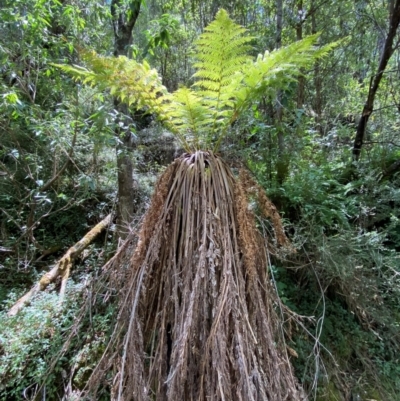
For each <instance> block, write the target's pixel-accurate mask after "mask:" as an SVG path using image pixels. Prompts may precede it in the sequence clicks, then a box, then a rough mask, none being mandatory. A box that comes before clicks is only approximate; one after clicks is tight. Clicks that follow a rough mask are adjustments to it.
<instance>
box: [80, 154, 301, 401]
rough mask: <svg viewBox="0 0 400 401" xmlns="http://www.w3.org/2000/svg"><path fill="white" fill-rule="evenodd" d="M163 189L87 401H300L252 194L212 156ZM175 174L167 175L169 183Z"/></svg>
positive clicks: (183, 169)
mask: <svg viewBox="0 0 400 401" xmlns="http://www.w3.org/2000/svg"><path fill="white" fill-rule="evenodd" d="M168 171H169V173H168V174H170V175H166V176H165V177H163V178H162V179H161V180H160V183H159V186H158V187H157V189H156V191H159V192H160V193H158V194H156V195H155V196H154V197H153V200H152V204H151V206H150V208H149V210H148V212H147V215H146V218H145V219H144V224H146V225H147V226H146V227H144V228H143V229H142V230H141V233H140V238H139V245H138V248H137V250H136V251H135V254H134V256H133V258H132V259H131V274H130V275H128V276H127V278H126V282H125V286H124V288H123V290H122V291H121V296H120V303H119V306H118V318H117V321H116V324H115V327H114V331H113V333H112V335H111V337H110V341H109V343H108V344H107V347H106V350H105V352H104V355H103V357H102V358H101V361H100V363H99V364H98V366H97V367H96V368H95V369H94V370H93V372H92V375H91V377H90V378H89V380H88V382H87V388H86V389H85V391H84V392H83V393H82V394H81V396H82V397H91V399H96V397H97V395H98V390H99V389H101V387H102V386H104V383H105V382H107V380H109V378H110V376H111V377H112V383H109V385H110V387H111V398H112V399H113V400H120V401H121V400H123V401H130V400H132V401H133V400H135V401H150V400H156V401H176V400H196V401H206V400H209V399H213V400H215V401H222V400H232V401H236V400H238V401H239V400H243V401H244V400H246V401H247V400H250V401H252V400H253V401H256V400H267V399H268V400H269V401H289V400H290V401H298V400H301V399H303V396H302V392H301V390H300V389H299V388H298V383H297V381H296V379H295V377H294V375H293V370H292V367H291V365H290V361H289V360H288V356H287V352H286V349H285V347H284V346H283V345H282V341H281V339H280V338H281V332H280V331H279V319H278V317H277V315H276V313H275V312H274V308H273V297H272V294H271V292H270V286H269V285H268V278H267V274H266V272H267V266H266V258H265V256H264V257H262V256H261V255H263V251H264V250H263V247H262V246H263V245H262V243H261V242H260V240H259V238H260V235H259V234H258V233H257V229H256V227H255V226H254V216H253V214H252V213H251V212H250V211H249V210H248V208H247V201H246V194H245V189H244V188H243V186H242V184H241V183H239V184H237V183H235V178H234V176H233V174H232V172H231V171H230V169H229V168H228V166H227V165H226V164H225V163H224V162H223V160H222V159H221V158H219V157H218V156H215V155H214V154H212V153H211V152H201V151H198V152H195V153H193V154H185V155H183V156H181V157H180V158H179V159H177V160H176V161H175V162H174V167H172V168H171V170H168ZM165 174H167V173H165Z"/></svg>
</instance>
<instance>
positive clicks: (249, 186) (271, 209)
mask: <svg viewBox="0 0 400 401" xmlns="http://www.w3.org/2000/svg"><path fill="white" fill-rule="evenodd" d="M239 180H240V182H241V183H242V185H243V188H244V192H245V193H246V195H247V196H251V195H252V196H253V197H254V198H255V200H256V201H257V203H258V206H259V207H260V209H261V211H262V213H263V214H264V216H265V217H267V218H269V219H271V222H272V225H273V226H274V230H275V235H276V241H277V243H278V245H280V246H284V247H285V248H286V249H288V250H290V251H292V252H293V251H294V249H293V247H292V245H291V243H290V241H289V239H288V238H287V236H286V234H285V231H284V229H283V225H282V219H281V216H280V215H279V212H278V210H277V209H276V206H275V205H274V204H273V203H272V202H271V201H270V200H269V199H268V197H267V195H266V193H265V191H264V189H263V188H262V187H261V186H260V185H259V184H257V182H255V181H254V179H253V178H252V177H251V175H250V174H249V172H248V171H247V170H244V169H242V170H240V172H239Z"/></svg>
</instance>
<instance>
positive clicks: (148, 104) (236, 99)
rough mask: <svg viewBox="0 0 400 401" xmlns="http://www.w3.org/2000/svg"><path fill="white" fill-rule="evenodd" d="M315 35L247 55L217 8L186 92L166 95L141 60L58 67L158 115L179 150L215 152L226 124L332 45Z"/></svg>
mask: <svg viewBox="0 0 400 401" xmlns="http://www.w3.org/2000/svg"><path fill="white" fill-rule="evenodd" d="M317 39H318V34H316V35H312V36H308V37H307V38H305V39H303V40H300V41H297V42H295V43H293V44H291V45H289V46H286V47H283V48H280V49H277V50H274V51H272V52H268V51H266V52H265V53H264V54H263V55H259V56H258V57H257V59H256V60H253V58H252V57H250V56H249V55H248V51H249V50H250V45H249V43H250V41H251V40H252V38H251V37H250V36H249V35H247V32H246V29H245V28H243V27H242V26H240V25H238V24H236V23H234V22H233V21H232V20H231V19H230V18H229V16H228V13H227V12H226V11H225V10H223V9H221V10H220V11H218V13H217V15H216V18H215V20H214V21H213V22H211V23H210V25H208V27H207V28H206V29H205V31H204V33H203V34H201V35H200V37H199V38H198V39H197V41H196V42H195V49H196V62H195V64H194V66H195V67H196V69H197V71H196V73H195V74H194V78H195V83H194V84H193V85H192V87H191V88H187V87H182V88H180V89H178V90H177V91H175V92H174V93H172V94H170V93H168V91H167V89H166V88H165V87H164V86H163V85H162V83H161V79H160V77H159V75H158V73H157V71H156V70H154V69H151V68H150V66H149V65H148V63H146V62H145V61H144V62H143V63H139V62H137V61H136V60H130V59H128V58H126V57H122V56H120V57H118V58H114V57H102V56H99V55H96V54H95V53H94V52H86V53H83V55H84V59H85V61H86V63H87V64H88V66H89V67H90V69H86V68H83V67H79V66H66V65H57V66H58V67H60V68H62V69H63V70H64V71H66V72H68V73H70V74H72V75H73V76H74V78H75V79H77V80H80V81H82V82H84V83H87V84H90V85H97V86H99V87H100V88H103V89H106V88H107V89H109V90H110V92H111V94H112V95H115V96H118V97H119V98H120V100H121V101H123V102H126V103H128V104H129V105H134V107H136V108H147V109H148V110H149V112H151V113H154V114H156V115H157V116H158V118H159V119H160V120H161V122H163V123H164V125H166V126H167V128H168V129H170V130H171V131H172V132H173V133H174V134H175V135H176V136H177V138H178V139H179V140H180V142H181V143H182V145H183V146H184V148H185V149H186V150H187V151H189V152H192V151H195V150H199V149H202V150H209V149H212V150H214V151H216V150H218V147H219V146H220V144H221V140H222V139H223V138H224V137H225V136H226V134H227V132H228V130H229V127H230V126H231V124H232V123H233V122H234V121H235V120H236V119H237V118H238V117H239V115H240V114H241V113H242V112H243V111H244V110H246V109H247V108H248V107H249V106H250V105H251V104H252V103H253V102H254V101H255V100H256V99H257V98H259V97H260V96H261V95H263V94H265V92H266V90H267V89H274V88H275V89H276V88H281V87H283V86H284V85H285V84H287V83H288V82H290V81H293V80H295V79H296V77H297V76H298V75H299V74H300V71H301V70H302V69H303V68H307V67H310V66H312V64H313V63H314V62H315V60H317V59H318V58H321V57H323V56H324V55H326V54H327V53H328V52H329V51H330V50H331V49H332V48H333V47H335V46H336V45H337V42H336V43H332V44H328V45H326V46H323V47H320V48H317V47H316V46H315V44H316V41H317Z"/></svg>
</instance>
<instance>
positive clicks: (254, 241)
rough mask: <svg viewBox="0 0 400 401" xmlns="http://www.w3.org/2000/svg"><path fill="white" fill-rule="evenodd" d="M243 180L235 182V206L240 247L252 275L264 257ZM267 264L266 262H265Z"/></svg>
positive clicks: (245, 263)
mask: <svg viewBox="0 0 400 401" xmlns="http://www.w3.org/2000/svg"><path fill="white" fill-rule="evenodd" d="M247 198H248V197H247V195H246V192H245V189H244V188H243V182H242V181H241V180H240V179H239V180H237V181H236V183H235V206H236V216H237V224H238V231H239V242H240V249H241V251H242V252H243V259H244V265H245V267H246V269H247V271H248V273H249V274H251V275H253V276H254V275H256V265H257V263H260V261H261V260H263V259H265V258H264V252H260V250H262V245H261V242H262V238H261V236H260V233H259V232H258V230H257V228H256V225H255V216H254V213H253V212H252V211H251V210H250V208H249V201H248V199H247ZM264 264H265V263H264Z"/></svg>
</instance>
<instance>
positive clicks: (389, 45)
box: [353, 0, 400, 160]
mask: <svg viewBox="0 0 400 401" xmlns="http://www.w3.org/2000/svg"><path fill="white" fill-rule="evenodd" d="M399 23H400V0H395V2H394V4H393V8H392V12H391V15H390V20H389V32H388V34H387V37H386V41H385V45H384V48H383V52H382V55H381V59H380V62H379V67H378V72H377V73H376V74H375V75H374V76H373V77H372V78H371V82H370V86H369V91H368V97H367V101H366V102H365V105H364V108H363V111H362V114H361V118H360V121H359V123H358V126H357V132H356V137H355V140H354V145H353V158H354V159H355V160H358V159H359V158H360V154H361V148H362V145H363V141H364V136H365V131H366V129H367V124H368V120H369V117H370V115H371V114H372V112H373V111H374V100H375V95H376V92H377V91H378V88H379V84H380V82H381V79H382V77H383V73H384V71H385V69H386V66H387V64H388V62H389V60H390V57H391V56H392V54H393V52H394V50H395V47H396V46H393V42H394V39H395V36H396V32H397V28H398V26H399Z"/></svg>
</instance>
